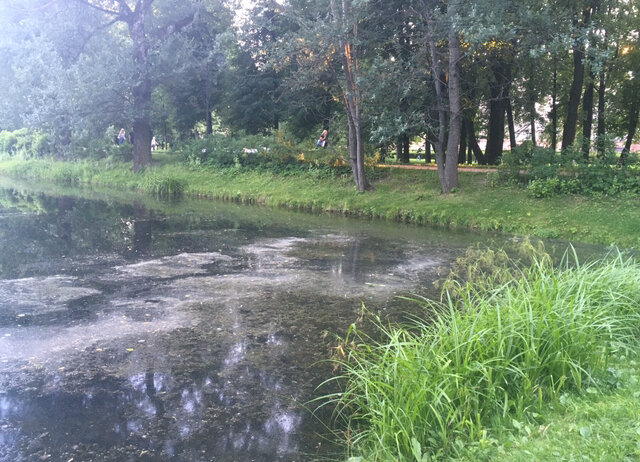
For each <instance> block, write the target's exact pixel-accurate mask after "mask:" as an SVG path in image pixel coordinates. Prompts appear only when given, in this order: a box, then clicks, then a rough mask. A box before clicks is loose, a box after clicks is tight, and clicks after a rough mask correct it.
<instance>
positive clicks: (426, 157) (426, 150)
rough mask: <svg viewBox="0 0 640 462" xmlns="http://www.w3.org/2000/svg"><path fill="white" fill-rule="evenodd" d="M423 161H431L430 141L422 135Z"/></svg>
mask: <svg viewBox="0 0 640 462" xmlns="http://www.w3.org/2000/svg"><path fill="white" fill-rule="evenodd" d="M424 162H425V163H426V164H430V163H431V141H429V138H428V137H426V136H425V137H424Z"/></svg>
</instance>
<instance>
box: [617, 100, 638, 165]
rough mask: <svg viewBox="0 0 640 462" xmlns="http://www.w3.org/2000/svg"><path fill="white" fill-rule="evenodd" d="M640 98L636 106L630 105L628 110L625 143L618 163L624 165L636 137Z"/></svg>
mask: <svg viewBox="0 0 640 462" xmlns="http://www.w3.org/2000/svg"><path fill="white" fill-rule="evenodd" d="M639 106H640V98H638V100H637V104H633V105H631V109H630V110H629V126H628V129H627V141H626V142H625V143H624V149H622V153H621V155H620V163H621V164H624V163H625V162H626V161H627V156H628V155H629V152H630V151H631V144H632V143H633V137H634V136H635V135H636V129H637V128H638V113H639V111H640V107H639Z"/></svg>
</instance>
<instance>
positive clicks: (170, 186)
mask: <svg viewBox="0 0 640 462" xmlns="http://www.w3.org/2000/svg"><path fill="white" fill-rule="evenodd" d="M140 188H141V189H142V190H143V191H146V192H148V193H151V194H155V195H158V196H160V197H175V196H181V195H182V194H183V193H184V182H183V181H182V180H180V179H178V178H175V177H173V176H172V175H170V174H167V173H166V172H164V173H159V172H156V171H154V170H151V171H149V172H145V174H144V176H143V179H142V182H141V185H140Z"/></svg>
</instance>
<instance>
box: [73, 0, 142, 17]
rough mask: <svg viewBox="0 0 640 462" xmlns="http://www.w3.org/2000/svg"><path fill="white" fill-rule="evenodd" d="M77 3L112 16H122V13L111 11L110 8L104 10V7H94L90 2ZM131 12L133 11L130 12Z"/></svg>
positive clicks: (80, 0)
mask: <svg viewBox="0 0 640 462" xmlns="http://www.w3.org/2000/svg"><path fill="white" fill-rule="evenodd" d="M75 1H76V2H77V3H82V4H83V5H86V6H88V7H90V8H93V9H94V10H98V11H102V12H103V13H107V14H110V15H115V16H120V11H113V10H110V9H108V8H104V7H102V6H99V5H94V4H93V3H91V1H90V0H75ZM127 8H129V7H128V6H127ZM129 11H131V10H129Z"/></svg>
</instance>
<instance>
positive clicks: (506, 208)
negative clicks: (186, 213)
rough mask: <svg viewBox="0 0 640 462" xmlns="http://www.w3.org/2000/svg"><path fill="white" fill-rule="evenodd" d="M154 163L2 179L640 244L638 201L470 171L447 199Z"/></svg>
mask: <svg viewBox="0 0 640 462" xmlns="http://www.w3.org/2000/svg"><path fill="white" fill-rule="evenodd" d="M154 157H155V164H154V166H153V168H150V169H148V170H147V171H146V172H144V173H142V174H134V173H132V172H131V170H130V164H125V163H108V162H79V163H63V162H54V161H48V160H33V161H19V160H5V161H0V174H4V175H8V176H13V177H16V178H21V179H27V180H39V181H40V180H51V181H56V182H64V183H71V184H94V185H101V186H107V187H113V188H117V189H141V190H146V191H149V192H154V193H161V194H171V193H175V192H179V193H184V194H187V195H193V196H204V197H211V198H216V199H222V200H227V201H238V202H244V203H255V204H260V205H264V206H269V207H286V208H292V209H300V210H308V211H312V212H315V213H339V214H346V215H352V216H359V217H366V218H376V219H385V220H394V221H403V222H411V223H417V224H435V225H443V226H448V227H452V228H457V229H469V230H481V231H500V232H504V233H510V234H518V235H531V236H537V237H541V238H558V239H567V240H572V241H576V242H588V243H596V244H605V245H609V244H616V245H617V246H619V247H624V248H632V247H633V248H637V247H639V246H640V234H639V233H638V230H639V229H640V198H638V197H623V198H618V197H615V198H614V197H580V196H559V197H552V198H546V199H535V198H532V197H529V196H528V195H527V193H526V191H524V190H523V189H521V188H519V187H516V186H503V185H496V184H495V183H496V182H495V173H478V172H469V171H465V170H464V169H461V171H460V188H459V190H457V191H456V192H455V193H453V194H449V195H442V194H440V192H439V185H438V178H437V172H435V171H425V170H404V169H384V170H382V171H380V172H379V173H378V174H377V175H376V179H374V180H373V181H372V183H373V189H372V190H371V191H368V192H366V193H358V192H357V191H356V190H355V188H354V187H353V184H352V181H351V178H350V177H349V175H337V174H332V173H330V172H328V171H327V170H326V169H319V168H315V167H313V166H311V165H310V166H309V168H308V169H305V170H304V171H296V172H295V173H294V174H291V173H273V172H269V171H256V170H246V169H244V170H243V169H226V170H216V169H212V168H207V167H197V168H192V167H189V166H187V165H185V164H183V163H181V162H180V161H179V160H178V159H177V157H176V156H172V155H171V154H167V153H161V154H154Z"/></svg>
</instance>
